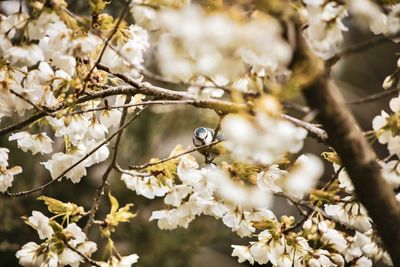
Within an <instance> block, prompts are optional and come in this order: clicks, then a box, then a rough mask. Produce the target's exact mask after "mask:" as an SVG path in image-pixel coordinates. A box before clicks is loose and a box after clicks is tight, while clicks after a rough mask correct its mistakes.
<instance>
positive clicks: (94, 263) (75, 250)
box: [64, 241, 101, 267]
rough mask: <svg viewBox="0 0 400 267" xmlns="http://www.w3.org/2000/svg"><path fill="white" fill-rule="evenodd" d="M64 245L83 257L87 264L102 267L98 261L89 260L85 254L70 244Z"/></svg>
mask: <svg viewBox="0 0 400 267" xmlns="http://www.w3.org/2000/svg"><path fill="white" fill-rule="evenodd" d="M64 244H65V246H67V248H69V249H70V250H72V251H74V252H76V253H77V254H78V255H79V256H81V257H82V258H83V259H84V260H85V261H86V262H87V263H89V264H91V265H92V266H96V267H101V265H100V264H99V263H98V262H97V261H95V260H93V259H91V258H89V257H88V256H86V255H85V254H83V253H82V252H80V251H79V250H77V249H76V248H74V247H73V246H71V245H70V244H68V242H66V241H64Z"/></svg>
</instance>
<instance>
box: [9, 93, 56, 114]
mask: <svg viewBox="0 0 400 267" xmlns="http://www.w3.org/2000/svg"><path fill="white" fill-rule="evenodd" d="M9 90H10V92H11V93H12V94H14V95H15V96H17V97H18V98H20V99H22V100H23V101H25V102H26V103H28V104H29V105H31V106H32V107H33V108H34V109H36V110H37V111H39V112H44V113H46V114H47V115H49V114H48V112H47V111H46V110H45V109H43V108H41V107H40V106H38V105H36V104H35V103H33V102H32V101H31V100H30V99H28V98H26V97H25V96H23V95H22V94H20V93H17V92H15V91H14V90H13V89H9Z"/></svg>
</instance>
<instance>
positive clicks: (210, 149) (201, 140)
mask: <svg viewBox="0 0 400 267" xmlns="http://www.w3.org/2000/svg"><path fill="white" fill-rule="evenodd" d="M214 134H215V132H214V130H212V129H210V128H206V127H199V128H196V129H195V130H194V131H193V144H194V145H195V147H201V146H205V145H209V144H211V143H212V142H214V141H223V140H224V136H223V134H222V133H217V135H216V136H215V137H214ZM198 152H199V153H200V154H202V155H204V156H205V157H206V162H208V163H211V162H212V161H213V160H214V159H215V158H216V157H218V156H220V155H221V154H224V153H226V148H225V147H224V145H223V144H222V143H217V144H215V145H212V146H207V147H204V148H200V149H199V150H198Z"/></svg>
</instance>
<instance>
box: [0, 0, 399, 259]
mask: <svg viewBox="0 0 400 267" xmlns="http://www.w3.org/2000/svg"><path fill="white" fill-rule="evenodd" d="M68 2H69V7H70V9H71V10H72V11H73V12H75V13H78V14H86V15H89V13H90V11H89V8H88V4H87V2H86V1H73V0H70V1H68ZM18 7H19V1H4V0H3V1H0V13H2V14H9V13H12V12H14V11H16V10H18ZM122 7H123V3H122V1H117V0H114V1H111V4H110V5H109V6H108V10H107V11H108V12H109V13H110V14H113V15H117V14H118V13H119V12H120V8H122ZM347 26H349V29H350V30H349V32H347V33H346V34H345V37H346V38H345V40H346V43H345V44H344V46H348V45H351V44H354V43H358V42H360V41H362V40H366V39H370V38H374V37H373V36H372V35H370V34H367V33H366V32H364V31H362V30H360V29H358V28H357V27H356V26H355V25H354V22H353V21H351V19H349V20H348V21H347ZM221 34H223V33H221ZM396 52H398V46H396V45H395V44H393V43H392V42H390V41H387V42H386V43H383V44H382V45H380V46H377V47H374V48H371V49H368V50H366V51H363V52H362V53H358V54H355V55H351V56H349V57H347V58H345V59H344V60H341V61H340V62H339V63H338V64H336V66H335V68H334V70H333V75H334V77H335V80H336V82H337V84H338V85H339V87H340V88H341V89H342V92H343V94H344V95H345V97H346V99H347V100H351V99H357V98H359V97H362V96H365V95H369V94H373V93H376V92H380V91H382V90H383V89H382V87H381V84H382V81H383V79H384V78H385V76H386V75H388V74H389V73H391V72H392V71H393V70H394V69H395V66H396V60H397V59H396V56H395V53H396ZM0 101H1V99H0ZM295 101H297V102H298V103H302V102H303V100H302V99H295ZM387 103H388V98H386V99H382V100H380V101H378V102H371V103H368V104H363V105H358V106H352V109H353V111H354V113H355V115H356V117H357V119H358V120H359V122H360V124H361V127H362V128H363V129H364V130H370V129H371V120H372V118H373V116H375V115H376V114H378V113H380V110H381V109H387V106H388V104H387ZM288 113H289V114H291V115H293V116H296V117H298V118H301V117H302V116H303V115H304V114H301V113H298V112H295V111H290V110H288ZM20 119H21V118H18V117H15V118H11V119H2V121H1V124H0V126H2V127H4V126H5V125H8V124H9V123H11V122H13V121H18V120H20ZM217 123H218V116H217V115H216V114H215V113H213V112H212V111H209V110H200V109H195V108H193V107H191V106H180V105H175V106H154V107H151V108H149V109H147V110H146V111H145V112H143V114H142V115H141V116H140V118H139V119H138V120H136V121H135V122H134V123H133V124H132V125H131V126H130V127H129V128H128V129H127V130H126V131H125V132H124V135H123V141H122V145H121V150H120V154H119V164H120V165H121V166H122V167H123V168H125V167H127V166H128V165H129V164H134V165H137V164H142V163H145V162H147V161H148V160H149V159H150V158H152V157H157V158H164V157H166V156H168V154H169V152H170V151H171V150H172V149H173V148H174V147H175V145H176V144H182V145H183V146H184V147H188V146H189V145H191V142H192V141H191V136H192V131H193V129H195V128H196V127H199V126H207V127H210V128H215V127H216V125H217ZM0 146H1V147H8V148H9V149H10V151H11V154H10V165H11V166H13V165H21V166H22V167H23V169H24V172H23V173H22V174H21V175H18V176H17V177H16V179H15V180H14V186H13V188H12V190H13V191H14V192H16V191H21V190H26V189H30V188H33V187H36V186H39V185H41V184H43V183H45V182H46V181H48V180H49V179H50V175H49V173H48V172H47V171H46V170H45V169H44V167H43V166H42V165H41V164H40V162H42V161H45V160H46V157H45V156H41V155H38V156H32V155H31V154H30V153H23V152H22V151H20V150H18V149H16V144H15V142H13V143H9V142H8V141H7V138H2V139H0ZM58 149H61V148H60V147H58ZM375 149H376V151H377V153H378V155H379V156H380V157H384V156H385V155H384V154H383V153H384V150H382V149H380V147H379V146H378V145H376V147H375ZM324 150H326V147H324V146H322V145H320V144H318V143H317V142H315V141H314V140H311V139H307V140H306V144H305V146H304V151H307V152H312V153H315V154H320V153H321V152H323V151H324ZM196 156H197V157H198V159H199V161H201V160H203V159H202V158H201V157H200V156H199V155H198V154H197V155H196ZM106 165H107V162H106V163H104V164H101V165H97V166H95V167H92V168H91V169H89V173H88V176H87V177H86V178H84V179H82V181H81V182H80V183H79V184H77V185H74V184H72V183H71V182H69V181H65V180H64V181H62V182H59V183H56V184H54V185H53V186H51V187H49V188H47V189H46V190H45V191H44V192H43V194H44V195H46V196H50V197H54V198H56V199H59V200H61V201H64V202H68V201H69V202H74V203H76V204H78V205H81V206H83V207H84V208H85V209H86V210H88V209H89V208H90V206H91V203H92V200H93V197H94V195H95V191H96V188H97V186H98V185H99V184H100V180H101V176H102V173H103V172H104V170H105V167H106ZM326 167H327V168H326V175H325V177H326V178H329V176H330V174H331V171H332V170H331V167H330V166H329V165H328V164H326ZM110 178H111V179H109V189H110V190H111V191H112V193H113V195H114V196H116V197H117V198H118V200H119V202H120V204H121V205H124V204H125V203H134V204H135V206H134V210H135V211H136V212H137V213H138V216H137V217H136V218H134V219H133V220H132V222H131V223H128V224H127V223H126V224H122V225H121V226H120V227H119V228H118V229H117V231H116V233H115V234H114V235H113V239H114V241H115V244H116V246H117V248H118V250H119V252H120V253H121V254H122V255H128V254H131V253H137V254H138V255H139V256H140V259H139V262H138V263H137V264H136V265H135V266H138V267H153V266H159V267H186V266H196V267H202V266H207V267H211V266H219V267H228V266H230V267H235V266H244V265H245V264H242V265H241V264H238V263H237V261H236V259H234V258H232V257H230V253H231V251H232V250H231V247H230V245H231V244H241V243H243V244H245V243H247V242H248V240H245V239H240V238H238V237H237V236H236V235H235V234H233V233H231V232H230V230H229V229H228V228H226V227H224V226H223V224H222V222H221V221H217V220H215V219H213V218H211V217H205V216H203V217H200V218H197V219H196V220H195V221H194V222H192V223H191V224H190V226H189V228H188V229H178V230H174V231H161V230H159V229H158V227H157V224H156V222H148V218H149V217H150V215H151V211H153V210H156V209H161V208H162V207H163V202H162V200H147V199H145V198H143V197H137V196H136V195H135V193H134V192H132V191H130V190H128V189H127V188H126V186H125V184H124V183H123V182H122V181H121V180H120V176H119V175H118V174H117V173H115V172H114V173H113V174H112V176H111V177H110ZM39 195H40V193H37V194H35V195H30V196H27V197H23V198H14V199H9V198H4V197H1V200H0V262H1V263H0V266H18V263H17V259H16V258H15V252H16V251H17V250H18V249H19V248H20V247H21V246H22V245H23V244H25V243H27V242H29V241H38V237H37V233H36V231H34V230H33V229H31V228H30V227H29V226H27V225H25V224H24V223H23V220H22V219H21V216H29V215H30V213H31V211H32V210H40V211H42V212H43V213H44V214H47V215H49V213H48V212H47V211H46V210H45V207H44V205H43V204H42V202H40V201H37V200H35V198H36V197H37V196H39ZM109 208H110V207H109V203H108V199H107V198H106V197H104V198H103V200H102V202H101V204H100V210H99V212H98V213H97V218H104V216H105V215H106V214H107V212H108V211H109ZM272 210H273V211H274V212H275V213H276V215H277V216H280V215H283V214H292V215H294V216H297V213H296V210H295V209H294V208H293V207H291V206H289V205H288V204H287V203H286V201H285V200H282V199H276V200H275V202H274V207H273V208H272ZM80 223H82V225H83V224H84V223H85V221H84V220H82V222H80ZM82 225H81V226H82ZM98 230H99V229H98V228H97V226H92V228H91V231H90V233H89V238H90V239H91V240H93V241H95V242H97V243H98V245H99V248H101V247H102V245H105V244H104V243H103V241H102V240H101V237H100V236H99V231H98ZM103 254H104V250H103V251H102V250H101V249H99V250H98V252H97V254H96V255H94V258H96V259H101V258H102V255H103Z"/></svg>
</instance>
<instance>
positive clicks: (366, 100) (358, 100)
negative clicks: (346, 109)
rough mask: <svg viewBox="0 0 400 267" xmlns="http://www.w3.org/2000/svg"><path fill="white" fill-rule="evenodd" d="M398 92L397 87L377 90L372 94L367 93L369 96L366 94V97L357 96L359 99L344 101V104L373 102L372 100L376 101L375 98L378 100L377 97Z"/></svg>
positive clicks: (380, 97)
mask: <svg viewBox="0 0 400 267" xmlns="http://www.w3.org/2000/svg"><path fill="white" fill-rule="evenodd" d="M398 92H399V89H398V88H392V89H388V90H385V91H383V92H379V93H376V94H372V95H369V96H366V97H362V98H359V99H355V100H352V101H348V102H346V105H360V104H365V103H369V102H373V101H376V100H379V99H382V98H385V97H388V96H392V95H395V94H396V93H398Z"/></svg>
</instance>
